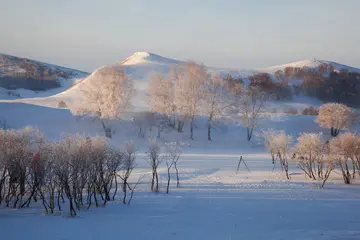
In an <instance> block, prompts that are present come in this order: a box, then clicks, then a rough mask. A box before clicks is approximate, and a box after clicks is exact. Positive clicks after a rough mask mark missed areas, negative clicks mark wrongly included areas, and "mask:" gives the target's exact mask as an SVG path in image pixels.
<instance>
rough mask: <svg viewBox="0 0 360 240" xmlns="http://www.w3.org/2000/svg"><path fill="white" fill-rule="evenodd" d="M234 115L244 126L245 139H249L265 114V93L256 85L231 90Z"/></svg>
mask: <svg viewBox="0 0 360 240" xmlns="http://www.w3.org/2000/svg"><path fill="white" fill-rule="evenodd" d="M233 92H234V93H235V94H234V104H233V107H234V108H233V111H234V115H235V116H234V117H236V118H238V119H239V120H240V122H241V123H242V124H243V125H244V126H245V127H246V130H247V140H248V141H250V140H251V138H252V135H253V132H254V130H255V129H256V128H257V127H258V126H259V123H260V120H261V119H262V118H263V117H264V115H265V107H266V102H267V98H268V97H267V95H266V93H265V92H263V91H261V90H260V89H259V88H257V87H249V88H248V89H242V90H241V91H240V90H236V91H233Z"/></svg>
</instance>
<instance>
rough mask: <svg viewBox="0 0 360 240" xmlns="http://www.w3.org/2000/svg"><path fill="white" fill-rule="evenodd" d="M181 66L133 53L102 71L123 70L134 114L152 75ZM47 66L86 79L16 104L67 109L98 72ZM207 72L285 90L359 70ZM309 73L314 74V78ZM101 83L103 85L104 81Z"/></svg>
mask: <svg viewBox="0 0 360 240" xmlns="http://www.w3.org/2000/svg"><path fill="white" fill-rule="evenodd" d="M22 61H25V62H26V61H28V60H24V59H23V60H22ZM32 62H35V65H36V66H40V65H41V63H39V62H36V61H32ZM181 63H183V61H181V60H175V59H171V58H166V57H162V56H160V55H157V54H154V53H149V52H136V53H134V54H133V55H131V56H130V57H128V58H126V59H125V60H124V61H122V62H120V63H117V64H114V65H109V66H105V67H114V68H121V69H123V70H124V72H125V73H126V74H127V76H128V77H129V78H130V79H132V80H133V82H134V88H135V90H136V96H135V97H134V99H133V105H134V108H135V109H138V110H144V109H148V92H147V88H148V84H149V82H150V78H151V75H152V74H154V73H163V74H168V73H169V71H170V69H171V67H172V66H173V65H178V64H181ZM13 65H14V64H13ZM43 65H44V64H43ZM47 66H50V67H48V69H57V72H58V73H59V74H57V78H59V77H60V78H62V76H63V75H62V74H63V73H66V74H67V76H68V77H69V76H70V78H71V77H74V76H75V77H76V76H84V75H85V76H86V77H85V78H83V79H80V80H78V81H77V82H76V84H74V85H73V86H72V87H68V88H63V91H62V92H56V93H55V94H54V95H53V96H50V97H37V98H36V99H30V98H29V99H21V100H16V101H18V102H26V103H31V104H36V105H42V106H47V107H54V108H56V107H58V105H59V102H61V101H63V102H65V103H66V104H67V106H70V105H71V104H72V103H74V102H76V101H77V100H78V99H79V97H81V94H82V93H81V91H80V89H81V87H86V84H87V82H89V81H91V79H93V78H94V77H96V76H97V75H98V74H97V72H98V71H99V70H96V71H94V72H93V73H92V74H90V75H88V76H87V73H84V72H80V71H76V70H71V69H66V68H61V67H57V66H53V65H47ZM207 69H208V72H209V73H210V74H213V75H215V74H216V75H221V76H224V77H225V76H226V75H228V74H230V75H232V77H233V78H241V80H242V81H243V82H244V83H245V84H246V85H248V84H251V83H254V79H256V76H260V80H263V79H265V80H267V79H268V80H269V79H270V81H272V82H273V83H275V84H276V83H278V82H284V81H285V82H286V83H287V84H288V85H289V86H291V85H300V84H301V83H302V82H303V81H304V79H305V78H307V77H309V76H308V75H310V77H313V78H316V79H317V74H320V75H321V77H322V78H324V79H325V78H326V77H328V76H329V75H330V73H331V72H332V71H335V72H336V71H337V72H341V71H349V72H360V69H357V68H353V67H349V66H346V65H342V64H339V63H335V62H330V61H323V60H305V61H299V62H294V63H288V64H284V65H279V66H273V67H269V68H263V69H226V68H215V67H208V68H207ZM9 71H10V72H16V71H15V70H11V68H10V70H9ZM17 71H23V70H17ZM35 72H38V71H35ZM55 72H56V70H55ZM313 73H316V74H315V75H314V74H313ZM313 75H314V76H313ZM254 76H255V77H254ZM264 76H265V78H264ZM310 79H311V78H310ZM103 80H104V81H106V79H103ZM37 81H38V80H37ZM69 86H71V85H69ZM48 96H49V95H48Z"/></svg>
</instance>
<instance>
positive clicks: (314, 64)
mask: <svg viewBox="0 0 360 240" xmlns="http://www.w3.org/2000/svg"><path fill="white" fill-rule="evenodd" d="M322 63H326V64H331V65H332V66H334V69H335V70H338V71H340V70H342V69H346V70H348V71H350V72H360V69H359V68H355V67H350V66H347V65H344V64H340V63H336V62H332V61H325V60H316V59H314V60H303V61H297V62H292V63H287V64H282V65H276V66H272V67H268V68H262V69H258V71H260V72H266V73H270V74H273V73H275V72H276V71H278V70H284V69H285V68H286V67H298V68H303V67H307V68H309V69H317V68H318V67H319V65H320V64H322Z"/></svg>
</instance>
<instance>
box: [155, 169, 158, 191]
mask: <svg viewBox="0 0 360 240" xmlns="http://www.w3.org/2000/svg"><path fill="white" fill-rule="evenodd" d="M155 178H156V188H155V192H158V191H159V176H158V174H157V172H156V173H155Z"/></svg>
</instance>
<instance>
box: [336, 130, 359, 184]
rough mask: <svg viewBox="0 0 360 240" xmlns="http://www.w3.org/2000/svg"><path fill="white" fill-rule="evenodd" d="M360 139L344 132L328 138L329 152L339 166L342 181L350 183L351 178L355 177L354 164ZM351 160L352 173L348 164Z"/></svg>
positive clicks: (356, 159)
mask: <svg viewBox="0 0 360 240" xmlns="http://www.w3.org/2000/svg"><path fill="white" fill-rule="evenodd" d="M359 147H360V140H359V138H358V137H357V136H355V135H353V134H350V133H345V134H340V135H339V136H337V137H336V138H333V139H331V140H330V153H331V156H332V157H333V159H334V160H335V161H336V163H337V164H338V165H339V166H340V168H341V172H342V175H343V179H344V183H345V184H350V183H351V178H353V177H355V167H356V166H355V164H356V163H358V161H359V159H360V154H359V153H360V152H359ZM351 160H352V161H353V173H352V174H351V172H350V171H351V169H350V166H349V163H350V161H351Z"/></svg>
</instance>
